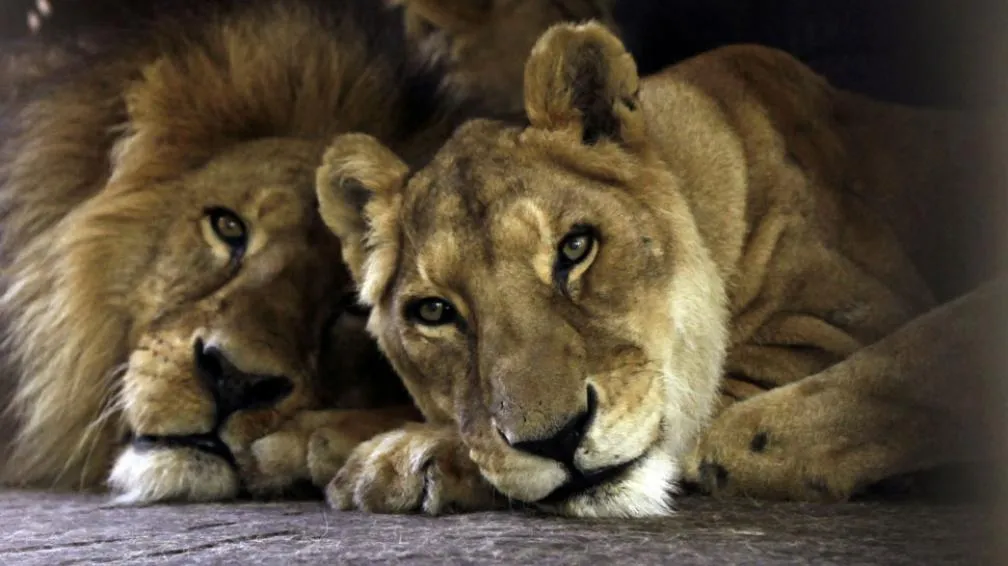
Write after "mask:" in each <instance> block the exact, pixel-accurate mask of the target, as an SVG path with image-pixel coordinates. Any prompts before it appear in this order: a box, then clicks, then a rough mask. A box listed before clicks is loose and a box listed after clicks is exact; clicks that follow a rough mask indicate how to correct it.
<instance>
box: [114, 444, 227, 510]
mask: <svg viewBox="0 0 1008 566" xmlns="http://www.w3.org/2000/svg"><path fill="white" fill-rule="evenodd" d="M108 484H109V488H110V489H111V490H112V492H113V493H114V494H116V497H115V501H116V502H117V503H123V504H142V503H155V502H159V501H219V500H224V499H232V498H234V497H235V496H236V495H237V494H238V491H239V486H240V483H239V480H238V475H237V473H236V472H235V470H234V468H233V467H232V466H231V465H230V464H229V463H228V462H227V461H225V459H224V458H221V457H220V456H217V455H214V454H209V453H207V452H204V451H202V450H197V449H194V448H188V447H178V448H167V447H166V448H143V449H138V448H136V447H134V446H130V447H129V448H127V449H126V450H125V451H123V453H122V454H121V455H120V456H119V458H118V459H117V460H116V463H115V466H114V467H113V468H112V473H111V474H110V475H109V480H108Z"/></svg>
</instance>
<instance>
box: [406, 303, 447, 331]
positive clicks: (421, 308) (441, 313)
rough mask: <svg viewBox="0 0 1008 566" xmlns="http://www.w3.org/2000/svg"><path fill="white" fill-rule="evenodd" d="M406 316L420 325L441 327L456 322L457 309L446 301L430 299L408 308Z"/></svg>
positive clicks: (411, 304) (410, 305)
mask: <svg viewBox="0 0 1008 566" xmlns="http://www.w3.org/2000/svg"><path fill="white" fill-rule="evenodd" d="M406 316H407V317H409V318H410V319H412V320H414V321H415V322H417V323H419V324H424V325H427V326H440V325H442V324H451V323H453V322H455V317H456V313H455V307H453V306H452V305H451V303H449V302H448V301H446V300H444V299H438V298H436V297H428V298H426V299H420V300H418V301H413V302H412V303H410V304H409V305H408V306H407V307H406Z"/></svg>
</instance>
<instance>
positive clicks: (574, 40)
mask: <svg viewBox="0 0 1008 566" xmlns="http://www.w3.org/2000/svg"><path fill="white" fill-rule="evenodd" d="M639 83H640V79H639V77H638V76H637V64H636V62H635V61H634V59H633V57H632V56H631V55H630V53H628V52H627V50H626V48H625V47H624V46H623V43H622V42H621V41H620V40H619V39H618V38H617V37H616V36H615V35H613V33H612V32H610V31H609V30H607V29H606V28H605V27H604V26H602V25H601V24H599V23H596V22H589V23H585V24H569V23H564V24H558V25H555V26H553V27H551V28H550V29H549V30H547V31H546V33H544V34H543V35H542V36H541V37H540V38H539V40H538V41H537V42H536V44H535V47H533V48H532V54H531V55H530V56H529V59H528V61H527V62H526V63H525V111H526V113H527V114H528V118H529V122H530V123H531V124H532V126H533V127H535V128H542V129H547V130H563V129H570V128H574V129H575V130H576V131H579V132H580V137H581V140H582V141H583V142H584V143H586V144H589V145H591V144H594V143H596V142H598V141H599V140H602V139H608V140H612V141H615V142H617V143H621V144H624V145H633V144H634V143H636V142H638V141H640V140H641V139H643V137H644V120H643V117H642V116H641V111H640V104H639V101H638V96H639V92H638V85H639Z"/></svg>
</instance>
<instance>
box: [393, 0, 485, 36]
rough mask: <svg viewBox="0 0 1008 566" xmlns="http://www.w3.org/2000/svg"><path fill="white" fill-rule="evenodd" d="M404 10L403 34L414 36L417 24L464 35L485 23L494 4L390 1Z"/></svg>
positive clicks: (459, 0) (454, 0)
mask: <svg viewBox="0 0 1008 566" xmlns="http://www.w3.org/2000/svg"><path fill="white" fill-rule="evenodd" d="M390 2H391V3H392V4H399V5H402V7H403V9H404V10H405V18H406V31H407V33H411V34H417V33H419V30H418V29H417V28H418V27H419V25H420V24H423V25H427V26H430V27H433V28H437V29H439V30H442V31H446V32H448V33H449V34H459V33H464V32H466V31H468V30H470V29H472V28H474V27H477V26H479V25H481V24H482V23H484V22H485V21H486V18H487V17H489V16H490V13H491V12H492V11H493V4H494V0H390Z"/></svg>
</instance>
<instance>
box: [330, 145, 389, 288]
mask: <svg viewBox="0 0 1008 566" xmlns="http://www.w3.org/2000/svg"><path fill="white" fill-rule="evenodd" d="M408 173H409V168H408V167H407V165H406V164H405V163H403V161H402V160H401V159H399V158H398V157H396V155H395V154H393V153H392V152H391V151H390V150H389V149H388V148H386V147H385V146H384V145H382V144H381V142H379V141H378V140H377V139H375V138H373V137H371V136H369V135H366V134H346V135H342V136H339V137H337V138H336V139H335V140H333V142H332V144H331V145H330V146H329V149H327V150H326V152H325V155H324V156H323V157H322V165H321V166H320V167H319V169H318V172H317V174H316V178H315V190H316V191H317V193H318V201H319V212H320V213H321V215H322V220H323V221H324V222H325V223H326V226H328V227H329V229H330V230H332V231H333V233H334V234H335V235H336V237H338V238H339V240H340V246H341V247H342V252H343V262H344V263H346V265H347V267H348V268H349V269H350V274H351V275H352V276H353V278H354V281H355V282H356V283H357V285H358V288H359V290H360V292H359V296H360V298H361V300H362V301H363V302H364V303H366V304H371V305H373V304H374V303H375V302H376V301H377V300H378V298H379V297H380V296H381V293H382V291H383V287H384V285H385V284H386V283H387V279H388V278H389V277H391V270H392V268H393V267H394V263H395V255H396V254H397V253H398V252H397V250H396V249H395V246H397V245H398V243H397V242H398V237H397V234H398V226H397V225H396V223H395V218H396V212H397V211H398V207H399V200H400V199H399V197H400V191H401V189H402V186H403V183H404V180H405V178H406V175H407V174H408ZM389 254H391V259H390V258H389V257H388V256H389ZM389 263H390V264H391V265H386V264H389Z"/></svg>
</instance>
